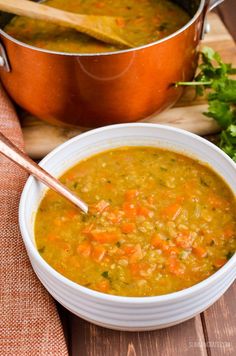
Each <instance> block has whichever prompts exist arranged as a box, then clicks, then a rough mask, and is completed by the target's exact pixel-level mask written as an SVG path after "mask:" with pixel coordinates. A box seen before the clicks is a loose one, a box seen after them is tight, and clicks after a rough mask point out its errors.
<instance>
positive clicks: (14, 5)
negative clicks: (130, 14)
mask: <svg viewBox="0 0 236 356" xmlns="http://www.w3.org/2000/svg"><path fill="white" fill-rule="evenodd" d="M0 10H2V11H5V12H9V13H12V14H15V15H19V16H26V17H30V18H32V19H36V20H42V21H47V22H51V23H55V24H57V25H59V26H65V27H70V28H73V29H76V30H77V31H79V32H82V33H86V34H87V35H89V36H91V37H94V38H96V39H98V40H101V41H104V42H107V43H111V44H118V45H122V46H125V47H132V45H131V44H130V43H128V42H127V41H125V40H124V39H123V38H121V37H120V36H119V35H118V33H117V32H118V26H117V23H116V18H115V17H112V16H95V15H81V14H76V13H73V12H68V11H63V10H59V9H55V8H53V7H51V6H47V5H43V4H38V3H35V2H33V1H28V0H0Z"/></svg>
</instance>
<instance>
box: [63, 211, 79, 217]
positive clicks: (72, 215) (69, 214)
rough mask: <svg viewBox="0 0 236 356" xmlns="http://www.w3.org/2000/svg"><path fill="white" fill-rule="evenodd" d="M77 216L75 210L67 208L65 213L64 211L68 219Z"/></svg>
mask: <svg viewBox="0 0 236 356" xmlns="http://www.w3.org/2000/svg"><path fill="white" fill-rule="evenodd" d="M76 216H78V211H77V210H69V211H68V212H67V213H66V217H67V218H68V219H73V218H74V217H76Z"/></svg>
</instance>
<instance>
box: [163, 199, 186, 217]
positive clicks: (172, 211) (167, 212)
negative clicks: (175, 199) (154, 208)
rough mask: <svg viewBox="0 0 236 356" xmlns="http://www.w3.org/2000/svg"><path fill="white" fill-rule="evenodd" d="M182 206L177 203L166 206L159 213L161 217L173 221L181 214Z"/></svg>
mask: <svg viewBox="0 0 236 356" xmlns="http://www.w3.org/2000/svg"><path fill="white" fill-rule="evenodd" d="M181 210H182V206H181V205H180V204H179V203H173V204H171V205H168V206H167V207H165V208H164V209H162V211H161V215H163V216H164V217H165V218H167V219H169V220H173V221H174V220H175V219H176V218H177V217H178V216H179V214H180V213H181Z"/></svg>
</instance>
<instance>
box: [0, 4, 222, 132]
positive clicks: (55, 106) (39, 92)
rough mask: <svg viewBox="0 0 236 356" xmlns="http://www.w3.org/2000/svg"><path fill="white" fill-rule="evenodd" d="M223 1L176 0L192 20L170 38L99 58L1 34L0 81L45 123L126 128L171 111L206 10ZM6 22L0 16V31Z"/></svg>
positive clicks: (189, 72) (189, 71)
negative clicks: (50, 48) (61, 51)
mask: <svg viewBox="0 0 236 356" xmlns="http://www.w3.org/2000/svg"><path fill="white" fill-rule="evenodd" d="M222 1H223V0H175V2H177V3H178V4H180V5H181V6H182V7H183V8H185V9H186V10H187V11H188V13H189V14H190V15H191V20H190V21H189V22H188V23H187V24H186V25H185V26H184V27H183V28H181V29H180V30H179V31H177V32H175V33H174V34H172V35H170V36H168V37H166V38H164V39H162V40H160V41H157V42H154V43H152V44H149V45H146V46H142V47H139V48H135V49H129V50H123V51H119V52H114V53H105V54H92V55H91V54H90V55H84V54H67V53H59V52H52V51H47V50H43V49H39V48H36V47H32V46H29V45H27V44H24V43H22V42H19V41H17V40H15V39H14V38H12V37H11V36H9V35H7V34H6V33H5V32H4V31H3V30H0V37H1V42H2V45H1V48H0V50H1V57H0V65H1V69H0V76H1V80H2V83H3V85H4V87H5V89H6V90H7V92H8V93H9V95H10V96H11V97H12V99H13V100H14V101H15V102H16V103H17V104H18V105H19V106H20V107H22V108H23V109H25V110H27V111H28V112H30V113H31V114H33V115H35V116H37V117H39V118H41V119H44V120H47V121H49V122H51V123H56V124H63V125H80V126H86V127H93V126H101V125H106V124H111V123H121V122H132V121H136V120H140V119H143V118H145V117H147V116H149V115H151V114H153V113H157V112H160V111H162V110H164V109H165V108H167V107H169V106H171V105H173V104H174V103H175V102H176V101H177V100H178V99H179V97H180V95H181V93H182V89H181V88H175V87H174V86H173V83H174V82H176V81H179V80H181V81H183V80H190V79H191V78H192V77H193V75H194V72H195V69H196V65H197V55H196V54H197V46H198V44H199V41H200V39H201V36H202V33H203V28H204V19H205V15H206V12H207V11H208V10H211V9H212V8H213V7H215V6H216V5H218V4H219V3H221V2H222ZM10 18H11V16H10V15H7V14H4V13H1V15H0V25H1V27H2V28H4V25H5V24H6V23H7V22H8V21H9V20H10Z"/></svg>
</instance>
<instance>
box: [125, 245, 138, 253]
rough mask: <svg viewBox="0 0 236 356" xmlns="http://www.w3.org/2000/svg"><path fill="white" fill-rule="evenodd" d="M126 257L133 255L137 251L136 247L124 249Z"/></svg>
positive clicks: (127, 246) (131, 246) (130, 246)
mask: <svg viewBox="0 0 236 356" xmlns="http://www.w3.org/2000/svg"><path fill="white" fill-rule="evenodd" d="M122 250H123V251H124V254H125V255H131V254H132V253H134V252H135V251H136V248H135V245H126V246H123V247H122Z"/></svg>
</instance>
